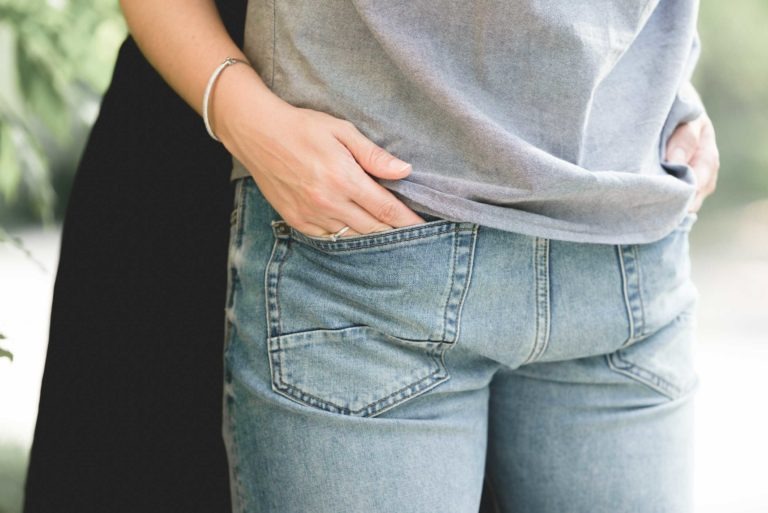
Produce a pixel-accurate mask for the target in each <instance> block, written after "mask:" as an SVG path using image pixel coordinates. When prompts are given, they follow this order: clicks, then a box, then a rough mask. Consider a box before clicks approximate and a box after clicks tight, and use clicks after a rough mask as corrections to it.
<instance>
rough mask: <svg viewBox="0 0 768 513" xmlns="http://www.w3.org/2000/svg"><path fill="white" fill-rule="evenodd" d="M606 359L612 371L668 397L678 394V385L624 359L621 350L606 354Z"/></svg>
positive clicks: (674, 396) (672, 397)
mask: <svg viewBox="0 0 768 513" xmlns="http://www.w3.org/2000/svg"><path fill="white" fill-rule="evenodd" d="M606 359H607V361H608V366H609V367H610V368H611V369H613V370H614V371H616V372H618V373H620V374H624V375H626V376H628V377H630V378H633V379H634V380H635V381H638V382H640V383H642V384H644V385H646V386H648V387H650V388H652V389H654V390H656V391H658V392H661V393H662V394H664V395H665V396H667V397H669V398H670V399H675V398H676V397H678V396H679V395H680V392H681V388H680V387H679V386H677V385H675V384H674V383H672V382H671V381H669V380H667V379H664V378H662V377H661V376H659V375H658V374H656V373H655V372H653V371H651V370H649V369H646V368H645V367H643V366H641V365H638V364H636V363H633V362H630V361H628V360H625V359H624V358H622V356H621V350H618V351H616V352H614V353H611V354H607V355H606Z"/></svg>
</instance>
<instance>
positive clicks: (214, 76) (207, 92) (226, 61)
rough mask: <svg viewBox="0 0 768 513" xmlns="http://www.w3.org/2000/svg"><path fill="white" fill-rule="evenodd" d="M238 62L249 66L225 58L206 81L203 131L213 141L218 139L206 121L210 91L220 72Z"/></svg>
mask: <svg viewBox="0 0 768 513" xmlns="http://www.w3.org/2000/svg"><path fill="white" fill-rule="evenodd" d="M238 62H239V63H242V64H249V62H247V61H244V60H242V59H235V58H234V57H227V58H226V59H224V62H222V63H221V64H219V66H218V67H217V68H216V69H215V70H213V73H211V78H209V79H208V85H206V86H205V93H204V94H203V122H204V123H205V129H206V130H208V135H210V136H211V137H213V140H214V141H218V140H219V138H218V137H216V134H214V133H213V129H212V128H211V122H210V120H209V119H208V102H209V100H210V99H211V91H212V90H213V85H214V84H215V83H216V80H217V79H218V78H219V75H221V72H222V71H224V69H225V68H226V67H227V66H231V65H232V64H237V63H238ZM219 142H221V141H219Z"/></svg>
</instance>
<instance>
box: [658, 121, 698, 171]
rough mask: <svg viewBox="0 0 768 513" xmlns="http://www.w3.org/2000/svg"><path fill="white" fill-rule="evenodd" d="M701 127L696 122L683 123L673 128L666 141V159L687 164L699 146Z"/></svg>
mask: <svg viewBox="0 0 768 513" xmlns="http://www.w3.org/2000/svg"><path fill="white" fill-rule="evenodd" d="M700 138H701V128H700V126H699V125H698V124H697V123H683V124H681V125H679V126H678V127H677V128H675V131H674V132H672V135H671V136H670V138H669V141H667V155H666V159H667V160H668V161H669V162H673V163H676V164H688V162H689V161H690V160H691V158H693V155H694V154H695V153H696V151H697V150H698V148H699V139H700Z"/></svg>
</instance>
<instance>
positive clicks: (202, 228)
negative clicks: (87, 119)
mask: <svg viewBox="0 0 768 513" xmlns="http://www.w3.org/2000/svg"><path fill="white" fill-rule="evenodd" d="M219 8H220V10H221V15H222V18H223V20H224V22H225V25H226V26H227V28H228V30H229V33H230V34H231V35H232V37H233V38H234V40H235V41H237V42H238V43H241V42H242V32H243V27H244V19H245V2H231V1H226V2H219ZM230 168H231V157H229V155H228V153H227V152H226V151H225V150H224V149H223V148H221V146H220V145H218V144H217V143H215V142H214V141H213V140H211V139H210V138H209V137H208V135H207V134H206V133H205V128H204V127H203V126H202V125H201V124H200V123H199V119H198V118H197V115H196V114H195V113H194V111H192V110H191V109H190V108H189V107H188V106H187V105H185V104H184V102H183V101H182V100H181V99H180V98H179V97H178V95H176V94H175V93H174V92H173V91H172V90H171V89H170V88H169V87H168V86H167V85H166V84H165V83H164V82H163V81H162V79H161V78H160V76H158V75H157V73H156V72H155V71H154V70H153V69H152V67H151V66H150V65H149V64H148V63H147V62H146V60H145V59H144V58H143V56H142V55H141V53H140V52H139V50H138V48H137V47H136V45H135V43H134V42H133V40H132V38H130V37H129V38H128V39H127V40H126V41H125V43H124V44H123V45H122V47H121V48H120V52H119V55H118V58H117V63H116V66H115V71H114V75H113V79H112V82H111V84H110V87H109V89H108V91H107V93H106V94H105V96H104V99H103V102H102V107H101V111H100V114H99V118H98V120H97V122H96V124H95V125H94V127H93V130H92V132H91V135H90V138H89V141H88V144H87V147H86V150H85V152H84V154H83V157H82V159H81V161H80V165H79V166H78V170H77V174H76V178H75V183H74V185H73V189H72V194H71V196H70V198H69V202H68V205H67V214H66V218H65V221H64V230H63V234H62V245H61V254H60V260H59V267H58V272H57V275H56V285H55V289H54V296H53V305H52V312H51V326H50V337H49V343H48V354H47V358H46V363H45V374H44V379H43V383H42V389H41V394H40V408H39V413H38V419H37V425H36V429H35V438H34V443H33V447H32V451H31V454H30V462H29V470H28V474H27V481H26V490H25V492H26V493H25V495H26V498H25V505H24V511H25V512H27V513H46V512H63V511H77V512H80V513H91V512H93V513H102V512H105V511H109V512H111V513H123V512H125V513H128V512H136V511H141V512H145V513H150V512H168V511H185V512H200V513H211V512H221V513H224V512H227V511H230V510H231V509H230V503H229V485H228V477H227V467H226V456H225V452H224V444H223V443H222V440H221V406H220V404H221V387H222V385H221V383H222V376H223V371H222V365H221V356H220V355H221V338H222V336H223V323H222V321H221V303H222V298H224V297H225V292H226V271H225V266H226V259H227V237H228V233H229V231H228V226H229V224H228V220H229V215H230V212H231V209H232V187H231V185H230V183H229V179H228V174H229V169H230ZM181 173H184V179H181V180H180V179H179V176H180V174H181ZM171 190H172V191H173V192H170V191H171Z"/></svg>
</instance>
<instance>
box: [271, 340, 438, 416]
mask: <svg viewBox="0 0 768 513" xmlns="http://www.w3.org/2000/svg"><path fill="white" fill-rule="evenodd" d="M432 344H435V346H436V347H433V348H430V349H429V351H428V352H427V353H426V355H427V356H429V357H430V359H431V360H432V361H433V362H434V363H435V367H436V368H435V369H434V370H433V371H431V372H430V373H429V374H428V375H427V376H425V377H423V378H421V379H419V380H417V381H414V382H413V383H409V384H408V385H406V386H404V387H402V388H400V389H398V390H395V391H394V392H392V393H390V394H389V395H387V396H385V397H383V398H381V399H377V400H375V401H372V402H370V403H368V404H367V405H365V406H363V407H361V408H359V409H357V410H351V409H350V408H347V407H344V406H340V405H337V404H335V403H333V402H332V401H329V400H327V399H322V398H320V397H317V396H315V395H313V394H311V393H309V392H306V391H304V390H302V389H301V388H299V387H297V386H295V385H292V384H290V383H288V382H286V380H285V378H284V374H283V369H284V368H285V365H284V363H283V361H282V360H283V355H284V354H285V352H286V351H285V349H284V348H283V347H282V345H281V344H280V340H279V339H273V340H271V341H270V345H271V346H272V347H270V353H271V355H272V357H271V358H270V360H272V362H273V363H274V365H275V367H277V372H275V373H273V376H276V377H277V378H278V380H279V382H278V383H276V382H275V380H273V381H272V383H273V384H274V385H275V386H276V387H277V389H278V391H280V392H284V394H283V395H285V394H288V395H290V396H292V397H293V398H295V399H298V400H299V401H300V402H301V403H302V404H305V405H312V406H316V407H318V408H321V409H323V410H326V411H330V412H334V413H341V414H345V415H354V416H359V415H356V414H359V413H360V412H365V413H366V415H363V416H371V415H372V414H376V413H383V412H384V411H386V410H387V409H390V408H392V407H394V406H397V405H399V404H401V403H402V402H404V401H405V400H407V399H409V398H411V397H413V396H414V395H415V394H416V393H418V392H422V391H424V390H426V389H428V388H429V387H430V385H433V384H434V385H437V384H439V383H442V382H443V381H446V380H447V379H448V375H447V373H446V370H445V365H444V361H442V358H441V359H440V360H438V358H437V354H438V353H439V354H440V355H443V354H444V353H445V349H446V348H447V344H446V343H445V342H436V343H435V342H432ZM441 362H442V364H441ZM441 374H442V375H441ZM397 396H401V397H402V399H401V400H397V401H393V402H391V401H392V399H393V398H395V397H397ZM387 403H389V404H387ZM382 404H384V405H386V406H387V408H381V405H382Z"/></svg>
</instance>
